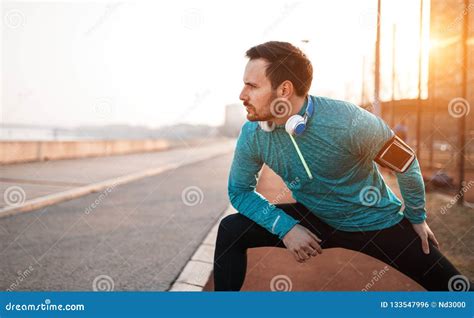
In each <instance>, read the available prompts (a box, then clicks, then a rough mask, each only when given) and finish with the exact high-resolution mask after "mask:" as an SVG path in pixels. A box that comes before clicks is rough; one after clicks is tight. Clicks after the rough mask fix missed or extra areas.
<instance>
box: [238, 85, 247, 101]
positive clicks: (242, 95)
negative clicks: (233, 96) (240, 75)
mask: <svg viewBox="0 0 474 318" xmlns="http://www.w3.org/2000/svg"><path fill="white" fill-rule="evenodd" d="M239 98H240V100H241V101H245V100H247V94H246V93H245V87H244V88H242V91H241V92H240V96H239Z"/></svg>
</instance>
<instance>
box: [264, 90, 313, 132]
mask: <svg viewBox="0 0 474 318" xmlns="http://www.w3.org/2000/svg"><path fill="white" fill-rule="evenodd" d="M313 112H314V106H313V101H312V100H311V96H308V106H307V107H306V111H305V113H304V116H301V115H299V114H295V115H293V116H291V117H290V118H288V120H287V121H286V123H285V130H286V132H287V133H289V134H290V135H296V136H300V135H301V134H303V132H304V131H305V129H306V123H307V122H308V119H309V118H311V116H312V115H313ZM258 124H259V125H260V128H261V129H262V130H263V131H266V132H272V131H273V130H274V129H275V127H276V125H275V123H274V122H272V121H270V122H269V121H259V122H258Z"/></svg>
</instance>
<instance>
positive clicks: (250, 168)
mask: <svg viewBox="0 0 474 318" xmlns="http://www.w3.org/2000/svg"><path fill="white" fill-rule="evenodd" d="M252 129H255V128H254V126H253V125H252V124H251V123H250V122H248V123H246V124H245V125H244V126H243V127H242V130H241V132H240V135H239V138H238V140H237V147H236V149H235V154H234V159H233V161H232V166H231V170H230V174H229V182H228V194H229V199H230V202H231V204H232V206H233V207H234V208H235V209H236V210H237V211H238V212H239V213H241V214H243V215H245V216H246V217H248V218H249V219H251V220H253V221H254V222H256V223H257V224H259V225H260V226H262V227H263V228H265V229H266V230H268V231H269V232H271V233H273V234H276V235H278V237H279V238H280V239H282V238H283V237H284V236H285V235H286V233H288V231H290V229H292V228H293V227H294V226H295V225H296V224H297V223H298V221H297V220H295V219H294V218H292V217H291V216H289V215H288V214H286V213H285V212H284V211H283V210H281V209H278V208H277V207H276V206H275V205H273V204H270V203H269V202H268V201H267V200H266V199H265V198H264V197H263V196H262V195H260V194H259V193H258V192H256V191H255V188H256V185H257V176H258V172H259V171H260V169H261V168H262V166H263V162H262V161H261V159H260V157H259V155H258V153H257V151H256V149H255V148H256V147H254V140H253V133H254V132H253V131H252Z"/></svg>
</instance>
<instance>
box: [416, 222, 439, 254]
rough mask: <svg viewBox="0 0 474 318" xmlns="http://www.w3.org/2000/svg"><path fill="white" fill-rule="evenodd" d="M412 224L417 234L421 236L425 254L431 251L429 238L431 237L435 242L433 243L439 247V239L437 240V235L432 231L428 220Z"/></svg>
mask: <svg viewBox="0 0 474 318" xmlns="http://www.w3.org/2000/svg"><path fill="white" fill-rule="evenodd" d="M412 226H413V229H414V230H415V232H416V234H418V235H419V236H420V238H421V248H422V249H423V252H424V253H425V254H429V253H430V245H429V244H428V239H430V240H431V242H433V244H434V245H435V246H436V247H437V248H439V243H438V240H436V237H435V235H434V234H433V232H432V231H431V229H430V227H429V226H428V224H426V221H423V223H420V224H412Z"/></svg>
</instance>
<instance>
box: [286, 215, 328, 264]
mask: <svg viewBox="0 0 474 318" xmlns="http://www.w3.org/2000/svg"><path fill="white" fill-rule="evenodd" d="M320 242H321V240H320V239H319V238H318V237H317V236H316V235H315V234H314V233H313V232H311V231H310V230H308V229H307V228H305V227H304V226H302V225H300V224H296V225H295V226H294V227H293V228H292V229H291V230H290V231H289V232H288V233H286V235H285V236H284V237H283V243H284V244H285V246H286V248H287V249H288V250H290V252H291V253H292V254H293V256H294V257H295V259H296V261H298V262H300V263H304V262H305V261H307V260H308V259H309V258H310V257H311V256H316V255H318V253H319V254H322V253H323V250H322V248H321V246H320V245H319V243H320Z"/></svg>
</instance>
